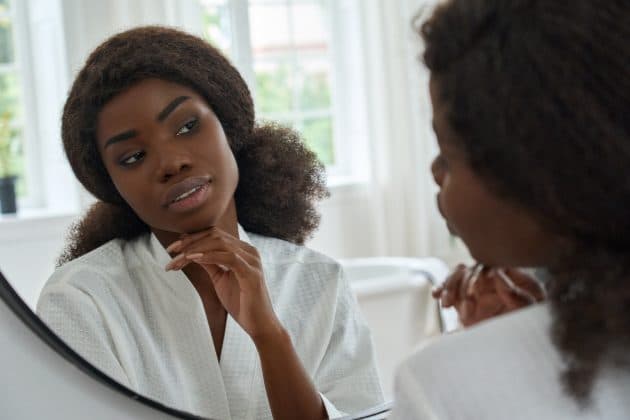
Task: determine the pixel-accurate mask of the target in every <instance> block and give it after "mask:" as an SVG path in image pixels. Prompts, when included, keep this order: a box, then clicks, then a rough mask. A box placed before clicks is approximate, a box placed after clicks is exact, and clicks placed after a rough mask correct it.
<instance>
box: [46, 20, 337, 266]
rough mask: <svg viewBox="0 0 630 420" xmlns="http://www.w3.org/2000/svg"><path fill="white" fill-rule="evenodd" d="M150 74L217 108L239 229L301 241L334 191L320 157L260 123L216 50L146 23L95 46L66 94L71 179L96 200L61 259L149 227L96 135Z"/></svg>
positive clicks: (283, 131)
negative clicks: (107, 115)
mask: <svg viewBox="0 0 630 420" xmlns="http://www.w3.org/2000/svg"><path fill="white" fill-rule="evenodd" d="M148 78H158V79H162V80H165V81H169V82H174V83H178V84H180V85H182V86H186V87H189V88H191V89H193V90H195V91H196V92H197V93H199V94H200V95H201V96H202V97H203V98H204V99H205V100H206V102H207V103H208V105H209V106H210V108H211V109H212V110H213V111H214V113H215V114H216V115H217V118H218V119H219V121H220V122H221V125H222V127H223V130H224V132H225V134H226V137H227V140H228V143H229V146H230V148H231V150H232V152H233V154H234V156H235V159H236V162H237V165H238V169H239V183H238V186H237V189H236V192H235V194H234V198H235V202H236V210H237V214H238V220H239V223H240V224H241V225H242V226H243V228H244V229H245V230H247V231H249V232H253V233H258V234H261V235H265V236H271V237H276V238H279V239H283V240H287V241H290V242H293V243H296V244H303V243H304V241H305V240H306V239H308V238H309V237H310V235H311V234H312V232H313V231H314V230H315V229H316V228H317V226H318V224H319V218H320V217H319V214H318V212H317V211H316V208H315V205H316V202H317V201H318V200H321V199H323V198H324V197H326V196H327V195H328V190H327V188H326V179H325V170H324V166H323V165H322V163H321V162H320V161H319V160H318V159H317V157H316V155H315V154H314V153H313V152H312V151H311V150H309V149H308V148H307V147H306V145H305V144H304V142H303V141H302V139H301V137H300V135H299V134H298V133H297V132H295V131H293V130H292V129H290V128H288V127H284V126H281V125H278V124H275V123H265V124H256V123H255V114H254V104H253V100H252V97H251V94H250V92H249V89H248V87H247V84H246V83H245V81H244V80H243V78H242V77H241V75H240V74H239V72H238V71H237V70H236V69H235V68H234V66H232V64H231V63H230V62H229V61H228V60H227V59H226V58H225V57H224V56H223V54H222V53H221V52H220V51H219V50H218V49H216V48H215V47H213V46H212V45H210V44H208V43H207V42H205V41H204V40H203V39H201V38H198V37H196V36H193V35H190V34H187V33H185V32H182V31H179V30H176V29H171V28H165V27H159V26H146V27H139V28H134V29H131V30H128V31H125V32H121V33H119V34H116V35H114V36H112V37H111V38H109V39H107V40H106V41H105V42H103V43H102V44H101V45H100V46H98V47H97V48H96V49H95V50H94V51H93V52H92V53H91V55H90V56H89V57H88V59H87V61H86V63H85V65H84V66H83V68H82V69H81V71H80V72H79V73H78V75H77V77H76V79H75V81H74V83H73V85H72V88H71V90H70V93H69V96H68V98H67V100H66V103H65V106H64V110H63V116H62V128H61V135H62V140H63V146H64V150H65V153H66V156H67V158H68V161H69V162H70V166H71V167H72V170H73V171H74V174H75V176H76V177H77V179H78V180H79V181H80V182H81V184H82V185H83V186H84V187H85V188H86V189H87V190H88V191H89V192H90V193H92V194H93V195H94V196H95V197H96V198H97V200H98V201H97V202H96V203H95V204H94V205H93V206H92V207H91V208H90V209H89V210H88V211H87V213H86V214H85V216H84V217H83V218H82V219H81V220H80V221H79V222H77V223H76V224H74V225H73V227H72V228H71V230H70V235H69V240H68V243H67V245H66V249H65V251H64V252H63V254H62V255H61V257H60V258H59V260H58V265H61V264H63V263H65V262H68V261H70V260H72V259H75V258H77V257H79V256H81V255H83V254H85V253H87V252H89V251H91V250H93V249H95V248H97V247H99V246H101V245H103V244H104V243H106V242H108V241H110V240H112V239H115V238H122V239H133V238H135V237H138V236H140V235H142V234H145V233H148V232H149V226H147V225H146V224H145V223H144V222H143V221H142V220H141V219H140V218H139V217H138V216H137V215H136V214H135V213H134V212H133V210H132V209H131V207H129V205H128V204H127V203H126V202H125V201H124V200H123V199H122V197H121V196H120V194H119V193H118V191H117V189H116V187H115V186H114V184H113V182H112V180H111V178H110V176H109V175H108V173H107V170H106V169H105V165H104V163H103V161H102V158H101V156H100V153H99V151H98V148H97V141H96V125H97V118H98V115H99V112H100V111H101V110H102V109H103V107H104V106H105V105H106V104H107V103H108V102H109V101H110V100H111V99H112V98H114V97H115V96H116V95H118V94H120V93H121V92H123V91H125V90H126V89H129V88H130V87H132V86H133V85H135V84H137V83H138V82H140V81H142V80H144V79H148Z"/></svg>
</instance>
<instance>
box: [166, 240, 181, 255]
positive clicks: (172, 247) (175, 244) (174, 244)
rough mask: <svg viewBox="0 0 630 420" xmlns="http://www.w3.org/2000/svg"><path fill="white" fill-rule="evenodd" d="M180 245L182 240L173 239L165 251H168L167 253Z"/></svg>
mask: <svg viewBox="0 0 630 420" xmlns="http://www.w3.org/2000/svg"><path fill="white" fill-rule="evenodd" d="M181 245H182V241H181V240H180V241H175V242H173V243H172V244H170V245H169V246H168V248H166V252H168V253H169V254H170V253H171V252H173V251H175V250H176V249H178V248H179V247H180V246H181Z"/></svg>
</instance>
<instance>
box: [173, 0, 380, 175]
mask: <svg viewBox="0 0 630 420" xmlns="http://www.w3.org/2000/svg"><path fill="white" fill-rule="evenodd" d="M292 1H295V0H278V1H277V2H274V3H277V4H280V5H290V4H291V2H292ZM359 2H360V0H323V3H324V7H326V10H327V13H328V14H329V17H330V20H329V22H330V24H329V28H328V29H329V48H330V50H329V51H330V52H329V57H328V59H329V62H330V69H331V71H330V74H329V76H330V89H331V105H330V108H329V109H328V110H329V112H330V115H331V117H332V136H333V148H334V149H333V150H334V154H335V163H334V164H333V165H327V167H326V169H327V175H328V184H329V186H336V185H343V184H353V183H363V182H366V181H367V179H368V176H369V153H368V150H369V140H368V135H367V134H368V133H367V108H366V105H365V100H359V101H356V100H355V101H354V103H353V104H352V106H349V102H352V101H351V100H349V98H351V97H362V98H363V97H364V95H363V93H362V91H363V90H364V89H363V86H364V83H365V76H364V74H363V73H364V71H363V67H362V66H361V63H362V62H363V57H362V55H361V54H360V51H361V49H360V48H358V47H357V44H360V42H361V31H360V27H361V23H360V19H359V15H360V14H359V13H358V8H359V7H360V6H359ZM227 7H228V10H229V16H230V28H231V31H230V37H231V46H232V48H231V52H232V56H231V60H232V61H233V63H234V65H235V66H236V67H237V68H238V70H239V71H240V72H241V74H242V75H243V78H244V79H245V81H246V83H247V85H248V86H249V89H250V91H251V93H252V96H253V97H254V98H255V97H256V77H255V72H254V57H253V51H252V45H251V37H250V19H249V1H248V0H227ZM184 27H186V28H187V29H193V30H196V29H198V28H193V27H191V25H184ZM292 55H294V54H292ZM293 59H294V58H293ZM357 75H358V77H357ZM292 93H293V95H296V93H295V91H294V90H293V92H292ZM319 112H321V110H317V113H319ZM327 112H328V111H327ZM290 114H291V113H287V114H286V115H290ZM300 114H302V113H300ZM304 115H306V114H304ZM304 115H302V117H303V116H304ZM342 139H343V141H342Z"/></svg>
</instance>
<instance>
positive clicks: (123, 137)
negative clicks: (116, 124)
mask: <svg viewBox="0 0 630 420" xmlns="http://www.w3.org/2000/svg"><path fill="white" fill-rule="evenodd" d="M137 134H138V132H137V131H136V130H129V131H125V132H124V133H120V134H116V135H115V136H113V137H111V138H110V139H109V140H107V141H106V142H105V146H103V149H107V147H109V146H111V145H112V144H114V143H118V142H120V141H125V140H127V139H130V138H132V137H135V136H136V135H137Z"/></svg>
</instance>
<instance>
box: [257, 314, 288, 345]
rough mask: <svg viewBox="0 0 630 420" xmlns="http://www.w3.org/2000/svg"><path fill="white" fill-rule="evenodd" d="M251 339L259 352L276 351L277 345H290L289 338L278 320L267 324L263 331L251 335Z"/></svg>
mask: <svg viewBox="0 0 630 420" xmlns="http://www.w3.org/2000/svg"><path fill="white" fill-rule="evenodd" d="M251 338H252V341H253V342H254V345H255V346H256V348H257V349H258V350H259V351H260V350H264V349H266V348H276V349H277V348H278V346H279V345H283V344H286V343H291V336H290V335H289V333H288V332H287V330H286V329H285V328H284V326H283V325H282V324H281V323H280V321H279V320H277V321H275V322H273V323H271V324H269V326H268V327H267V328H265V329H264V330H262V331H259V332H257V333H255V334H252V335H251Z"/></svg>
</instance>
